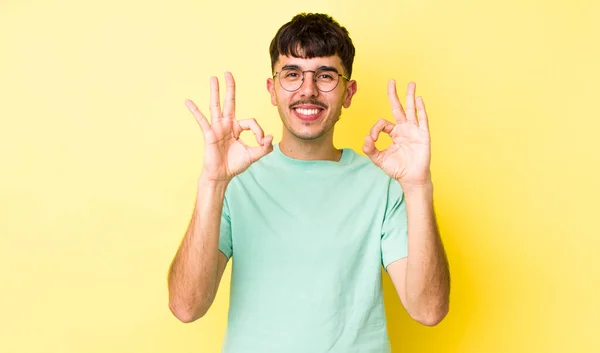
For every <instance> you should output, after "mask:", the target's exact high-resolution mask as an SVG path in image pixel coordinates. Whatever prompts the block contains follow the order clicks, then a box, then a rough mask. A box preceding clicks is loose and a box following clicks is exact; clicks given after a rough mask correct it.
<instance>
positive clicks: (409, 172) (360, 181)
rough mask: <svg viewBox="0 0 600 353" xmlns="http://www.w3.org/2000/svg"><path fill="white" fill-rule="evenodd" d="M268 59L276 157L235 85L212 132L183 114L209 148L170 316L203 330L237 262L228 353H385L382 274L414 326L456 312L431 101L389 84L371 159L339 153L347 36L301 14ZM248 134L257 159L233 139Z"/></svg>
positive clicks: (349, 84) (321, 18)
mask: <svg viewBox="0 0 600 353" xmlns="http://www.w3.org/2000/svg"><path fill="white" fill-rule="evenodd" d="M270 51H271V66H272V70H273V77H272V78H269V79H268V80H267V89H268V91H269V93H270V95H271V102H272V103H273V105H275V106H277V108H278V110H279V115H280V117H281V119H282V121H283V126H284V129H283V136H282V139H281V142H280V143H279V144H276V145H273V144H272V141H273V137H272V136H271V135H265V134H264V132H263V130H262V129H261V127H260V126H259V125H258V123H257V122H256V121H255V120H253V119H250V120H236V118H235V84H234V79H233V77H232V75H231V74H230V73H226V74H225V82H226V86H227V89H226V94H225V102H224V106H223V108H222V109H221V107H220V104H219V86H218V81H217V79H216V78H214V77H213V78H212V79H211V104H210V108H211V109H210V110H211V118H212V119H211V123H210V124H209V122H208V121H207V119H206V118H205V117H204V115H203V114H202V113H201V112H200V111H199V110H198V108H197V107H196V105H195V104H194V103H193V102H191V101H186V105H187V107H188V108H189V109H190V111H191V112H192V113H193V114H194V116H195V117H196V119H197V120H198V123H199V124H200V127H201V128H202V132H203V134H204V140H205V149H204V164H203V170H202V174H201V176H200V178H199V182H198V195H197V201H196V206H195V210H194V214H193V217H192V219H191V222H190V224H189V228H188V230H187V233H186V235H185V237H184V239H183V242H182V244H181V246H180V248H179V250H178V252H177V254H176V256H175V259H174V260H173V263H172V265H171V268H170V272H169V306H170V308H171V310H172V312H173V313H174V315H175V316H177V318H179V319H180V320H181V321H183V322H191V321H194V320H196V319H198V318H200V317H202V316H203V315H204V314H205V313H206V312H207V310H208V309H209V307H210V305H211V304H212V302H213V300H214V298H215V294H216V293H217V288H218V286H219V282H220V280H221V276H222V274H223V271H224V269H225V266H226V264H227V262H228V260H229V259H230V258H232V259H233V268H232V279H231V296H230V309H229V320H228V328H227V334H226V339H225V342H224V345H223V351H224V352H229V353H238V352H243V353H253V352H257V353H258V352H260V353H267V352H278V353H286V352H302V353H308V352H311V353H316V352H343V353H349V352H373V353H381V352H388V351H389V349H390V348H389V338H388V334H387V326H386V320H385V311H384V307H383V294H382V284H381V275H382V271H381V268H382V266H383V268H384V269H385V270H386V272H387V273H388V274H389V275H390V277H391V279H392V281H393V283H394V286H395V288H396V290H397V292H398V295H399V297H400V300H401V302H402V304H403V305H404V307H405V308H406V310H407V312H408V313H409V314H410V316H411V317H413V318H414V319H415V320H417V321H419V322H421V323H423V324H425V325H436V324H437V323H439V322H440V321H441V320H442V319H443V318H444V317H445V315H446V313H447V312H448V296H449V287H450V284H449V271H448V264H447V260H446V256H445V253H444V249H443V247H442V242H441V240H440V236H439V234H438V230H437V226H436V221H435V215H434V210H433V201H432V200H433V185H432V181H431V175H430V169H429V165H430V143H429V131H428V126H427V115H426V112H425V107H424V104H423V100H422V99H421V98H416V99H415V96H414V94H415V85H414V83H410V84H409V85H408V93H407V95H406V105H405V107H404V108H403V106H402V105H401V103H400V101H399V99H398V96H397V93H396V86H395V82H393V81H390V83H389V85H388V96H389V100H390V103H391V107H392V114H393V116H394V118H395V123H391V122H388V121H385V120H380V121H378V122H377V123H376V124H375V125H374V126H373V128H372V129H371V131H370V132H369V133H368V135H367V136H366V139H365V143H364V147H363V152H364V153H365V154H366V155H367V156H368V158H367V157H363V156H359V155H358V154H356V153H355V152H354V151H352V150H350V149H337V148H335V147H334V145H333V131H334V126H335V123H336V122H337V120H338V119H339V116H340V113H341V110H342V107H344V108H348V107H350V103H351V101H352V98H353V96H354V94H355V93H356V89H357V85H356V82H355V81H354V80H352V79H351V74H352V62H353V58H354V46H353V44H352V41H351V39H350V38H349V36H348V32H347V31H346V29H345V28H343V27H341V26H340V25H339V24H338V23H337V22H336V21H335V20H333V19H332V18H331V17H329V16H327V15H322V14H300V15H297V16H295V17H294V18H293V19H292V20H291V21H290V22H289V23H287V24H285V25H284V26H283V27H281V28H280V29H279V31H278V32H277V34H276V36H275V38H274V39H273V41H272V43H271V46H270ZM244 130H251V131H252V132H253V133H254V135H255V136H256V141H257V142H258V144H259V146H257V147H249V146H247V145H245V144H244V143H243V142H242V141H241V140H240V139H239V136H240V133H241V132H242V131H244ZM381 132H384V133H387V134H389V135H390V136H391V137H392V141H393V142H392V145H391V146H390V147H388V148H387V149H386V150H384V151H379V150H377V149H376V147H375V141H376V140H377V138H378V136H379V134H380V133H381Z"/></svg>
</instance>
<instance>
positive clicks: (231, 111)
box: [223, 72, 235, 119]
mask: <svg viewBox="0 0 600 353" xmlns="http://www.w3.org/2000/svg"><path fill="white" fill-rule="evenodd" d="M225 86H226V90H225V104H224V107H223V117H224V118H230V119H233V118H234V117H235V80H234V79H233V75H232V74H231V72H226V73H225Z"/></svg>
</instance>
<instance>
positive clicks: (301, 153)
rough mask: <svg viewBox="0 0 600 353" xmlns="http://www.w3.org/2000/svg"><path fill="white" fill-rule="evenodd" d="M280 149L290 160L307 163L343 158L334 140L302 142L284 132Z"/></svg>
mask: <svg viewBox="0 0 600 353" xmlns="http://www.w3.org/2000/svg"><path fill="white" fill-rule="evenodd" d="M279 149H280V150H281V152H282V153H283V154H285V155H286V156H288V157H290V158H294V159H300V160H306V161H317V160H325V161H334V162H337V161H339V160H340V158H342V151H341V150H338V149H336V148H335V147H334V146H333V139H331V138H329V139H316V140H301V139H298V138H296V137H293V136H292V137H290V136H289V134H286V133H285V132H284V136H283V138H282V139H281V142H280V143H279Z"/></svg>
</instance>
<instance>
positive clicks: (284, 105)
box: [267, 55, 356, 140]
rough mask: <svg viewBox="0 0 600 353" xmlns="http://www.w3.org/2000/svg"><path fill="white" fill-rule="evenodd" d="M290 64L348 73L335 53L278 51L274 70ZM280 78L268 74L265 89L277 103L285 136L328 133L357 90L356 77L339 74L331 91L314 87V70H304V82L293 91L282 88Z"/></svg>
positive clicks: (313, 136) (316, 136) (315, 136)
mask: <svg viewBox="0 0 600 353" xmlns="http://www.w3.org/2000/svg"><path fill="white" fill-rule="evenodd" d="M290 67H297V68H298V69H299V70H300V71H305V70H317V69H319V68H335V69H336V70H337V72H338V73H340V74H342V75H344V76H347V73H346V72H345V70H344V69H343V66H342V62H341V60H340V57H339V56H337V55H334V56H327V57H318V58H312V59H302V58H295V57H288V56H283V55H279V60H278V61H277V63H276V64H275V72H279V71H281V70H282V68H290ZM280 79H281V78H280V76H279V75H277V76H276V77H275V78H274V79H273V78H269V79H268V80H267V89H268V90H269V93H270V94H271V103H272V104H273V105H275V106H277V109H278V110H279V116H280V117H281V120H282V122H283V125H284V126H285V130H284V138H285V137H286V136H285V135H286V134H288V133H289V134H291V135H293V136H294V137H296V138H298V139H301V140H317V139H320V138H324V137H329V136H331V135H332V134H333V126H334V125H335V123H336V122H337V121H338V120H339V117H340V114H341V112H342V107H344V108H348V107H350V103H351V101H352V96H353V95H354V93H356V81H353V80H350V81H347V80H346V79H344V78H342V77H339V78H338V79H339V82H338V85H337V87H335V89H333V90H332V91H330V92H321V91H320V90H319V89H317V85H316V83H315V81H314V73H313V72H305V73H304V82H302V85H301V86H300V88H299V89H298V90H296V91H293V92H289V91H286V90H285V89H283V87H282V86H281V84H280ZM290 137H291V136H290Z"/></svg>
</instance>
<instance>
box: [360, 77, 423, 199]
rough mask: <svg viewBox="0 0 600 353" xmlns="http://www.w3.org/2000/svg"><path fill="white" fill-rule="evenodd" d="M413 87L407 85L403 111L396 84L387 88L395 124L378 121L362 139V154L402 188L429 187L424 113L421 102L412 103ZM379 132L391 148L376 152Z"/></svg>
mask: <svg viewBox="0 0 600 353" xmlns="http://www.w3.org/2000/svg"><path fill="white" fill-rule="evenodd" d="M415 88H416V84H415V83H414V82H411V83H409V84H408V90H407V92H406V111H405V110H404V109H403V107H402V104H400V100H399V99H398V94H397V92H396V82H395V81H393V80H392V81H390V82H389V84H388V99H389V101H390V105H391V106H392V114H393V116H394V119H395V120H396V124H392V123H391V122H389V121H387V120H385V119H380V120H379V121H378V122H377V123H376V124H375V125H374V126H373V127H372V128H371V132H370V133H369V135H367V137H366V138H365V144H364V145H363V152H365V154H366V155H367V156H368V157H369V158H370V159H371V160H372V161H373V163H375V165H376V166H378V167H379V168H381V169H382V170H383V171H384V172H385V173H386V174H388V175H389V176H390V177H392V178H394V179H396V180H397V181H398V182H399V183H400V185H401V186H402V188H408V187H413V186H425V185H429V184H430V183H431V172H430V168H429V166H430V160H431V145H430V136H429V126H428V121H427V113H426V112H425V104H424V103H423V98H421V97H417V98H416V99H415ZM381 132H384V133H387V134H388V135H389V136H390V137H391V138H392V144H391V145H390V146H389V147H388V148H387V149H385V150H383V151H379V150H378V149H377V147H375V141H377V139H378V138H379V134H380V133H381Z"/></svg>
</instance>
